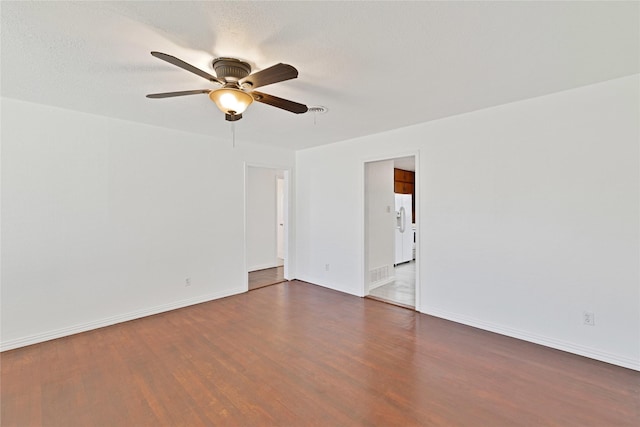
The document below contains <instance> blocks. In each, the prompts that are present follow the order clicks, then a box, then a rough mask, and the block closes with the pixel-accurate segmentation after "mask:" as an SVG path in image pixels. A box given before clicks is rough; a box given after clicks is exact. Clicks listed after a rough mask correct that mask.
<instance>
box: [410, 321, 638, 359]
mask: <svg viewBox="0 0 640 427" xmlns="http://www.w3.org/2000/svg"><path fill="white" fill-rule="evenodd" d="M421 313H424V314H428V315H430V316H435V317H439V318H442V319H446V320H451V321H452V322H456V323H462V324H463V325H468V326H473V327H474V328H478V329H483V330H485V331H490V332H495V333H497V334H500V335H506V336H508V337H512V338H517V339H521V340H524V341H529V342H532V343H535V344H540V345H543V346H545V347H551V348H554V349H556V350H562V351H566V352H568V353H573V354H577V355H579V356H584V357H588V358H590V359H595V360H599V361H601V362H607V363H611V364H612V365H616V366H622V367H623V368H629V369H633V370H636V371H640V360H634V359H633V358H630V357H624V356H619V355H617V354H612V353H608V352H605V351H601V350H597V349H594V348H590V347H587V346H583V345H579V344H574V343H572V342H568V341H564V340H558V339H555V338H550V337H546V336H543V335H537V334H532V333H530V332H526V331H521V330H518V329H514V328H510V327H507V326H503V325H498V324H495V323H491V322H485V321H483V320H479V319H476V318H473V317H470V316H465V315H461V314H458V313H451V312H448V311H445V310H438V309H426V310H424V311H421Z"/></svg>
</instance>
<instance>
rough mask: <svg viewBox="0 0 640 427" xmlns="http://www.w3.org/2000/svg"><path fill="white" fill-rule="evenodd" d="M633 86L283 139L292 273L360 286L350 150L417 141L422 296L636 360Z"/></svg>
mask: <svg viewBox="0 0 640 427" xmlns="http://www.w3.org/2000/svg"><path fill="white" fill-rule="evenodd" d="M638 93H639V76H638V75H634V76H629V77H624V78H620V79H615V80H611V81H607V82H603V83H600V84H595V85H591V86H586V87H582V88H578V89H574V90H569V91H565V92H561V93H557V94H553V95H549V96H544V97H539V98H535V99H531V100H526V101H522V102H516V103H512V104H507V105H503V106H498V107H494V108H490V109H485V110H481V111H477V112H473V113H468V114H464V115H460V116H455V117H450V118H447V119H443V120H438V121H434V122H429V123H424V124H421V125H416V126H412V127H408V128H403V129H398V130H395V131H391V132H386V133H382V134H377V135H373V136H369V137H364V138H359V139H355V140H351V141H345V142H341V143H337V144H332V145H329V146H323V147H318V148H313V149H308V150H304V151H299V152H297V153H296V165H297V185H298V186H297V192H296V197H297V220H298V222H297V224H298V229H297V233H298V234H297V248H298V253H297V257H298V263H297V269H298V270H297V271H298V277H299V278H300V279H302V280H307V281H310V282H312V283H317V284H321V285H324V286H327V287H330V288H334V289H338V290H341V291H344V292H348V293H352V294H355V295H362V294H363V291H364V286H363V283H364V282H363V265H362V264H363V262H362V259H363V247H364V243H363V242H364V239H363V229H364V222H363V221H364V220H363V218H364V215H363V206H364V202H363V182H362V177H363V162H364V161H366V160H368V159H375V158H378V159H379V158H385V157H389V158H390V157H396V156H398V155H401V154H402V153H403V152H407V151H414V150H419V152H420V159H419V160H420V165H419V166H420V171H421V174H420V183H419V184H420V188H419V191H420V193H419V194H418V195H417V197H418V202H419V203H420V211H419V212H420V215H421V217H420V224H421V228H420V230H419V233H420V239H419V242H422V243H420V245H421V248H420V250H421V251H420V253H421V257H420V259H419V260H418V262H419V268H420V271H422V272H423V273H422V274H421V276H420V283H419V286H420V305H419V306H420V307H421V310H423V311H424V312H425V313H430V314H434V315H437V316H441V317H444V318H448V319H452V320H456V321H459V322H462V323H467V324H471V325H474V326H478V327H481V328H484V329H488V330H493V331H497V332H500V333H503V334H507V335H511V336H516V337H519V338H523V339H527V340H530V341H533V342H539V343H542V344H545V345H549V346H552V347H556V348H560V349H564V350H568V351H571V352H574V353H577V354H583V355H587V356H589V357H593V358H596V359H600V360H605V361H609V362H611V363H615V364H618V365H621V366H627V367H631V368H634V369H640V289H639V288H640V286H639V283H640V277H639V271H640V265H639V260H640V258H639V256H640V251H639V218H640V208H639V204H640V203H639V202H640V201H639V193H640V191H639V190H640V187H639V183H640V180H639V169H640V168H639V123H638V121H639V113H640V112H639V108H638V103H639V101H638V99H639V98H638ZM344 211H349V212H353V214H352V215H350V216H348V217H347V219H346V220H345V218H344V216H341V215H340V213H341V212H344ZM325 263H331V265H332V269H331V270H330V271H325V270H324V269H323V266H324V264H325ZM583 311H591V312H594V313H595V319H596V326H593V327H591V326H585V325H583V319H582V315H583Z"/></svg>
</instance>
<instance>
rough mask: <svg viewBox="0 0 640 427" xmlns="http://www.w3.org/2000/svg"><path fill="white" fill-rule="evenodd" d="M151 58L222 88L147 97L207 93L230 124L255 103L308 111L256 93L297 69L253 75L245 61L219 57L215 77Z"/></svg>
mask: <svg viewBox="0 0 640 427" xmlns="http://www.w3.org/2000/svg"><path fill="white" fill-rule="evenodd" d="M151 55H153V56H155V57H156V58H159V59H162V60H163V61H167V62H168V63H170V64H173V65H175V66H177V67H180V68H182V69H183V70H187V71H190V72H192V73H194V74H197V75H198V76H200V77H202V78H205V79H207V80H209V81H210V82H212V83H216V84H219V85H220V86H221V87H220V88H217V89H196V90H186V91H181V92H164V93H152V94H149V95H147V98H154V99H155V98H170V97H174V96H184V95H197V94H202V93H207V94H209V98H210V99H211V100H212V101H213V102H215V104H216V105H217V106H218V108H219V109H220V110H221V111H222V112H223V113H224V114H225V119H226V120H228V121H230V122H235V121H236V120H240V119H241V118H242V113H243V112H244V111H245V110H246V109H247V107H248V106H249V105H250V104H251V103H252V102H253V101H258V102H261V103H263V104H267V105H271V106H273V107H277V108H281V109H283V110H287V111H291V112H292V113H295V114H301V113H306V112H307V111H308V108H307V106H306V105H304V104H300V103H298V102H293V101H289V100H288V99H283V98H278V97H277V96H273V95H269V94H267V93H263V92H258V91H256V90H254V89H255V88H258V87H261V86H266V85H270V84H273V83H278V82H282V81H285V80H290V79H295V78H296V77H298V70H296V69H295V68H294V67H292V66H291V65H288V64H282V63H280V64H276V65H274V66H271V67H269V68H266V69H264V70H261V71H258V72H255V73H253V74H251V66H250V65H249V64H247V63H246V62H243V61H241V60H239V59H236V58H216V59H214V60H213V63H212V65H213V69H214V70H215V72H216V76H213V75H211V74H209V73H207V72H205V71H202V70H201V69H199V68H196V67H194V66H193V65H191V64H188V63H186V62H184V61H183V60H181V59H178V58H176V57H175V56H171V55H167V54H166V53H161V52H151Z"/></svg>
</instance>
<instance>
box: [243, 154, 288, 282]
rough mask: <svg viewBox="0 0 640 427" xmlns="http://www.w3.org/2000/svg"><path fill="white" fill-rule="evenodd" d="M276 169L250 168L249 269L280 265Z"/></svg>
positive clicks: (279, 174)
mask: <svg viewBox="0 0 640 427" xmlns="http://www.w3.org/2000/svg"><path fill="white" fill-rule="evenodd" d="M278 176H280V177H282V171H279V170H277V169H269V168H261V167H253V166H249V167H247V269H248V271H255V270H261V269H264V268H270V267H275V266H277V265H278V254H277V236H278V234H277V233H278V229H277V215H276V214H277V191H276V189H277V187H276V177H278Z"/></svg>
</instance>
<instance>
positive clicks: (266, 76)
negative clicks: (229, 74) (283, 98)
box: [238, 63, 298, 88]
mask: <svg viewBox="0 0 640 427" xmlns="http://www.w3.org/2000/svg"><path fill="white" fill-rule="evenodd" d="M296 77H298V70H296V69H295V68H294V67H292V66H291V65H288V64H282V63H280V64H276V65H274V66H272V67H269V68H266V69H264V70H262V71H258V72H256V73H253V74H250V75H248V76H247V77H245V78H243V79H240V81H238V83H239V84H240V86H242V85H243V84H244V83H251V87H252V88H257V87H260V86H266V85H270V84H272V83H278V82H283V81H285V80H290V79H295V78H296Z"/></svg>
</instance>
